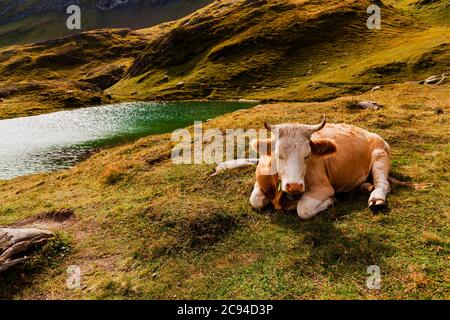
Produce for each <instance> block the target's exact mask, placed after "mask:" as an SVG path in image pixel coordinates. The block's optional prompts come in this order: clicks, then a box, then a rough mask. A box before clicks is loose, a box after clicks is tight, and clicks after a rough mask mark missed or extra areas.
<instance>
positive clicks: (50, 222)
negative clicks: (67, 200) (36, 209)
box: [13, 209, 75, 229]
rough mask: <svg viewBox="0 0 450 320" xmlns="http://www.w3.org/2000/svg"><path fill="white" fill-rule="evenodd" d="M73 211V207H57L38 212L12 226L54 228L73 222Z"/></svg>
mask: <svg viewBox="0 0 450 320" xmlns="http://www.w3.org/2000/svg"><path fill="white" fill-rule="evenodd" d="M74 216H75V212H74V210H73V209H59V210H52V211H47V212H42V213H39V214H37V215H35V216H32V217H30V218H26V219H24V220H21V221H19V222H17V223H15V224H14V225H13V226H14V227H23V226H34V227H41V228H45V229H55V228H58V227H62V226H66V225H68V224H70V223H71V222H73V220H74Z"/></svg>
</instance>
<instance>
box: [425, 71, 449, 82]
mask: <svg viewBox="0 0 450 320" xmlns="http://www.w3.org/2000/svg"><path fill="white" fill-rule="evenodd" d="M446 78H447V74H445V73H444V74H441V75H434V76H431V77H428V78H427V79H425V80H424V81H423V82H422V81H421V83H422V84H423V83H425V84H442V83H444V81H445V80H446Z"/></svg>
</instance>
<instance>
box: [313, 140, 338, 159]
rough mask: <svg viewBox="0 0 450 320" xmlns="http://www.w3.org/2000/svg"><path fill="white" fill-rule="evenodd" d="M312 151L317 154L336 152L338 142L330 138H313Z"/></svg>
mask: <svg viewBox="0 0 450 320" xmlns="http://www.w3.org/2000/svg"><path fill="white" fill-rule="evenodd" d="M309 145H310V146H311V151H312V152H313V153H314V154H317V155H323V156H324V155H328V154H332V153H335V152H336V148H337V147H336V144H335V143H334V142H333V141H332V140H330V139H318V140H311V141H310V142H309Z"/></svg>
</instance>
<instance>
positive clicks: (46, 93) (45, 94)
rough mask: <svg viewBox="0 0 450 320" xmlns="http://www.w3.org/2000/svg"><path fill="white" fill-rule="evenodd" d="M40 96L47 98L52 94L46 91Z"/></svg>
mask: <svg viewBox="0 0 450 320" xmlns="http://www.w3.org/2000/svg"><path fill="white" fill-rule="evenodd" d="M39 95H41V96H43V97H47V96H49V95H50V93H48V92H46V91H44V92H41V93H40V94H39Z"/></svg>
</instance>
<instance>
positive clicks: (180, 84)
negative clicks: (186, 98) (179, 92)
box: [177, 81, 186, 88]
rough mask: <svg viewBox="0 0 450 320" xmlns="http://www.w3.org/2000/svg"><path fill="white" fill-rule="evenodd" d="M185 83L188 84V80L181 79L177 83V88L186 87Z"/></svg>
mask: <svg viewBox="0 0 450 320" xmlns="http://www.w3.org/2000/svg"><path fill="white" fill-rule="evenodd" d="M185 84H186V82H183V81H180V82H178V83H177V88H182V87H184V85H185Z"/></svg>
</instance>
